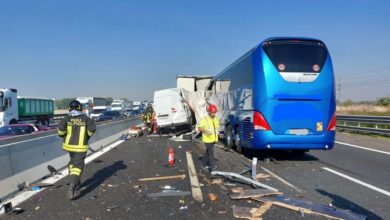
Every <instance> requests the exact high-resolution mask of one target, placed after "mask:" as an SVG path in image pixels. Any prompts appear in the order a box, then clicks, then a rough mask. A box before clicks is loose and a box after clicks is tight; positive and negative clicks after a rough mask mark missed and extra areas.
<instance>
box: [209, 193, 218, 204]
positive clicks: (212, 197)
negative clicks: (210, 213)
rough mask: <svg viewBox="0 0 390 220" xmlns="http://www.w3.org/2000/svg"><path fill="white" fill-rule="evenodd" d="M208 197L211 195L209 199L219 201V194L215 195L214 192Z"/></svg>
mask: <svg viewBox="0 0 390 220" xmlns="http://www.w3.org/2000/svg"><path fill="white" fill-rule="evenodd" d="M208 197H209V200H210V201H212V202H214V201H217V199H218V197H217V195H215V194H214V193H209V194H208Z"/></svg>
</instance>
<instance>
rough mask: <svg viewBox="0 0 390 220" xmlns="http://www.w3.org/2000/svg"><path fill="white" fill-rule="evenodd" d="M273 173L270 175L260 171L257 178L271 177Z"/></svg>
mask: <svg viewBox="0 0 390 220" xmlns="http://www.w3.org/2000/svg"><path fill="white" fill-rule="evenodd" d="M270 177H271V175H268V174H264V173H258V174H256V179H257V180H258V179H267V178H270Z"/></svg>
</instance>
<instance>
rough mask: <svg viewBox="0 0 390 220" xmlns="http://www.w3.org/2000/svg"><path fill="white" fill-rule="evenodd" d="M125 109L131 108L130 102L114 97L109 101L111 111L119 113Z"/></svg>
mask: <svg viewBox="0 0 390 220" xmlns="http://www.w3.org/2000/svg"><path fill="white" fill-rule="evenodd" d="M127 109H131V102H130V101H127V100H124V99H116V100H114V101H113V102H112V103H111V110H112V111H119V112H120V113H121V114H123V113H124V111H126V110H127Z"/></svg>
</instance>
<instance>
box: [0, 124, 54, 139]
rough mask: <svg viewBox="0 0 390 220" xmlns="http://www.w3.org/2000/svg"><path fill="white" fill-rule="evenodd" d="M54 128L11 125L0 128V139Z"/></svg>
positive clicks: (35, 125) (34, 125)
mask: <svg viewBox="0 0 390 220" xmlns="http://www.w3.org/2000/svg"><path fill="white" fill-rule="evenodd" d="M54 129H56V126H44V125H40V124H11V125H6V126H3V127H0V139H5V138H8V137H13V136H18V135H25V134H32V133H38V132H43V131H50V130H54Z"/></svg>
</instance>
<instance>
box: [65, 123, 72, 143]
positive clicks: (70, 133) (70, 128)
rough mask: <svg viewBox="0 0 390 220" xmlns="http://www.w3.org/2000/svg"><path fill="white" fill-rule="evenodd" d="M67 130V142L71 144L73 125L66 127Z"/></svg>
mask: <svg viewBox="0 0 390 220" xmlns="http://www.w3.org/2000/svg"><path fill="white" fill-rule="evenodd" d="M66 131H67V133H68V134H67V135H66V139H65V144H69V141H70V137H72V126H71V125H68V126H67V127H66Z"/></svg>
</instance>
